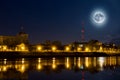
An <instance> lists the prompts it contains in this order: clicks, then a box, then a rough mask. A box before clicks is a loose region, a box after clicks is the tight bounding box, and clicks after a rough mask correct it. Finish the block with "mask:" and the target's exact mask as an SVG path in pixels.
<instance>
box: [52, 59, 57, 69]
mask: <svg viewBox="0 0 120 80" xmlns="http://www.w3.org/2000/svg"><path fill="white" fill-rule="evenodd" d="M52 68H53V69H55V68H56V63H55V58H53V63H52Z"/></svg>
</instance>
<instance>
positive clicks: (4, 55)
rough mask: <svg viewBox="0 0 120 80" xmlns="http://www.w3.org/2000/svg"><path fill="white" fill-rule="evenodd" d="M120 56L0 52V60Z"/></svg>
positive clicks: (95, 53)
mask: <svg viewBox="0 0 120 80" xmlns="http://www.w3.org/2000/svg"><path fill="white" fill-rule="evenodd" d="M99 56H120V54H118V53H117V54H116V53H112V54H106V53H103V52H84V53H83V52H0V58H21V57H24V58H35V57H36V58H38V57H99Z"/></svg>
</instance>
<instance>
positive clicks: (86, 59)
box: [85, 57, 89, 67]
mask: <svg viewBox="0 0 120 80" xmlns="http://www.w3.org/2000/svg"><path fill="white" fill-rule="evenodd" d="M85 65H86V67H89V60H88V57H86V58H85Z"/></svg>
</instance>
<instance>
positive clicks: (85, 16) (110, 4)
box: [0, 0, 120, 43]
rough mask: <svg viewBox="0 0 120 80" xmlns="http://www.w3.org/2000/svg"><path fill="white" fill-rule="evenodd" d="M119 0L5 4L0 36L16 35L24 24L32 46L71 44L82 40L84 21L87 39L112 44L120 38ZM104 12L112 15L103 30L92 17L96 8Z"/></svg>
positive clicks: (2, 4)
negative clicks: (47, 41) (52, 42)
mask: <svg viewBox="0 0 120 80" xmlns="http://www.w3.org/2000/svg"><path fill="white" fill-rule="evenodd" d="M119 4H120V1H119V0H114V1H112V0H101V1H99V2H98V1H97V0H92V1H90V2H89V1H88V0H84V1H83V0H81V1H72V0H69V1H67V0H65V1H64V0H61V1H56V0H51V1H49V0H46V1H32V0H29V1H28V0H26V1H23V0H21V1H15V0H12V1H9V0H6V1H2V2H1V4H0V10H1V13H0V26H1V29H0V35H8V34H9V35H15V34H16V33H17V32H19V31H20V28H21V25H22V26H23V27H24V31H25V32H26V33H28V34H29V40H30V43H41V42H44V41H45V40H51V41H54V40H59V41H61V42H63V43H70V42H74V41H80V40H81V29H82V21H84V27H85V40H91V39H97V40H99V41H103V42H104V41H108V40H110V39H114V38H116V37H119V34H120V32H119V29H120V28H119V26H120V24H119V20H120V16H119V13H120V9H119V7H120V5H119ZM97 8H100V9H103V10H104V11H105V12H106V15H107V16H108V20H107V23H106V24H105V25H103V26H102V27H101V28H99V27H97V26H96V25H94V24H92V22H91V21H90V15H91V13H92V12H93V11H94V9H97Z"/></svg>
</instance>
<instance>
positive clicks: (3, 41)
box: [0, 31, 29, 47]
mask: <svg viewBox="0 0 120 80" xmlns="http://www.w3.org/2000/svg"><path fill="white" fill-rule="evenodd" d="M21 43H24V44H28V43H29V42H28V34H26V33H25V32H23V31H21V32H19V33H18V34H17V35H15V36H9V35H8V36H4V35H0V45H7V46H9V47H13V46H16V45H18V44H21Z"/></svg>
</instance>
